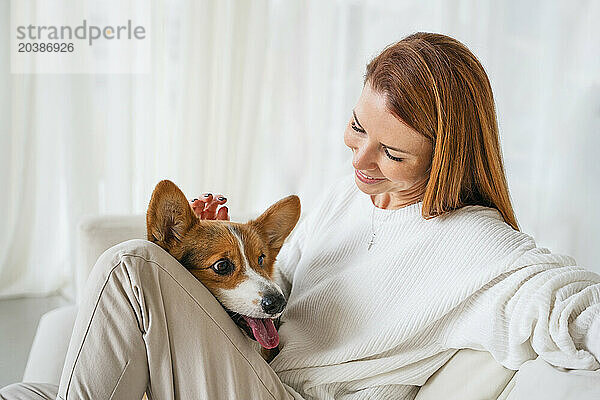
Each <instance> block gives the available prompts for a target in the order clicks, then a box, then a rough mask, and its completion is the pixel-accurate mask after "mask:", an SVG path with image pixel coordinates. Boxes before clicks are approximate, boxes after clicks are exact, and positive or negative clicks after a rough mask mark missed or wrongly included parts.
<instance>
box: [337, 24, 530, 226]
mask: <svg viewBox="0 0 600 400" xmlns="http://www.w3.org/2000/svg"><path fill="white" fill-rule="evenodd" d="M442 49H443V50H442ZM359 116H360V121H359V119H358V118H359ZM344 141H345V143H346V145H347V146H348V147H350V148H351V149H352V150H353V152H354V158H353V165H354V168H355V169H356V170H357V172H356V177H357V181H358V182H361V183H362V184H359V183H357V184H358V187H359V188H360V189H361V190H362V191H363V192H365V193H367V194H369V195H371V198H372V200H373V202H374V204H375V205H377V206H378V207H380V208H386V209H394V208H400V207H403V206H406V205H409V204H412V203H415V202H417V201H420V200H423V217H425V218H432V217H435V216H438V215H442V214H444V213H447V212H449V211H452V210H456V209H458V208H460V207H463V206H465V205H482V206H486V207H492V208H495V209H497V210H498V211H499V212H500V213H501V215H502V217H503V218H504V220H505V221H506V223H508V224H509V225H510V226H512V227H513V228H514V229H518V224H517V220H516V218H515V215H514V211H513V208H512V205H511V202H510V196H509V193H508V186H507V183H506V177H505V174H504V166H503V163H502V155H501V153H500V144H499V139H498V123H497V120H496V111H495V107H494V98H493V95H492V89H491V86H490V82H489V80H488V77H487V75H486V73H485V71H484V69H483V67H482V66H481V63H480V62H479V60H477V58H476V57H475V56H474V55H473V53H471V52H470V51H469V50H468V49H467V48H466V47H465V46H464V45H463V44H462V43H460V42H459V41H457V40H455V39H452V38H450V37H447V36H444V35H436V34H432V33H422V32H421V33H415V34H413V35H410V36H408V37H406V38H405V39H403V40H401V41H400V42H398V43H395V44H394V45H391V46H388V47H387V48H386V49H385V50H384V51H383V52H382V53H381V54H380V55H378V56H377V57H375V58H374V59H373V60H372V61H371V62H370V63H369V64H368V65H367V72H366V75H365V85H364V88H363V91H362V94H361V96H360V99H359V101H358V104H357V107H356V109H355V110H354V112H353V119H352V120H351V121H350V123H349V124H348V126H347V128H346V132H345V135H344ZM369 177H370V178H379V179H369Z"/></svg>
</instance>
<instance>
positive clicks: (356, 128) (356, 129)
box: [350, 120, 365, 133]
mask: <svg viewBox="0 0 600 400" xmlns="http://www.w3.org/2000/svg"><path fill="white" fill-rule="evenodd" d="M350 126H351V127H352V129H354V130H355V131H356V132H360V133H365V131H364V130H362V129H360V128H359V127H358V125H356V124H355V123H354V120H352V122H350Z"/></svg>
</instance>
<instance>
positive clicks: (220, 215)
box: [216, 206, 229, 221]
mask: <svg viewBox="0 0 600 400" xmlns="http://www.w3.org/2000/svg"><path fill="white" fill-rule="evenodd" d="M228 213H229V210H228V209H227V206H223V207H221V208H219V211H217V218H216V219H222V220H225V221H229V214H228Z"/></svg>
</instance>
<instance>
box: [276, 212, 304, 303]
mask: <svg viewBox="0 0 600 400" xmlns="http://www.w3.org/2000/svg"><path fill="white" fill-rule="evenodd" d="M306 225H307V218H303V219H301V220H300V221H299V222H298V225H297V226H296V227H295V228H294V230H293V231H292V233H290V235H289V236H288V237H287V239H286V241H285V243H284V244H283V246H282V247H281V250H279V254H278V255H277V258H276V260H275V282H276V283H277V284H278V285H279V287H281V290H283V294H284V295H285V298H286V299H287V298H289V296H290V292H291V290H292V282H293V280H294V272H295V270H296V265H298V263H299V262H300V257H301V256H302V247H303V244H304V243H305V237H306Z"/></svg>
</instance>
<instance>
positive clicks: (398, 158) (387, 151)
mask: <svg viewBox="0 0 600 400" xmlns="http://www.w3.org/2000/svg"><path fill="white" fill-rule="evenodd" d="M383 151H385V155H386V156H388V158H389V159H391V160H394V161H402V160H404V158H400V157H394V156H393V155H391V154H390V151H389V150H388V148H387V147H384V148H383Z"/></svg>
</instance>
